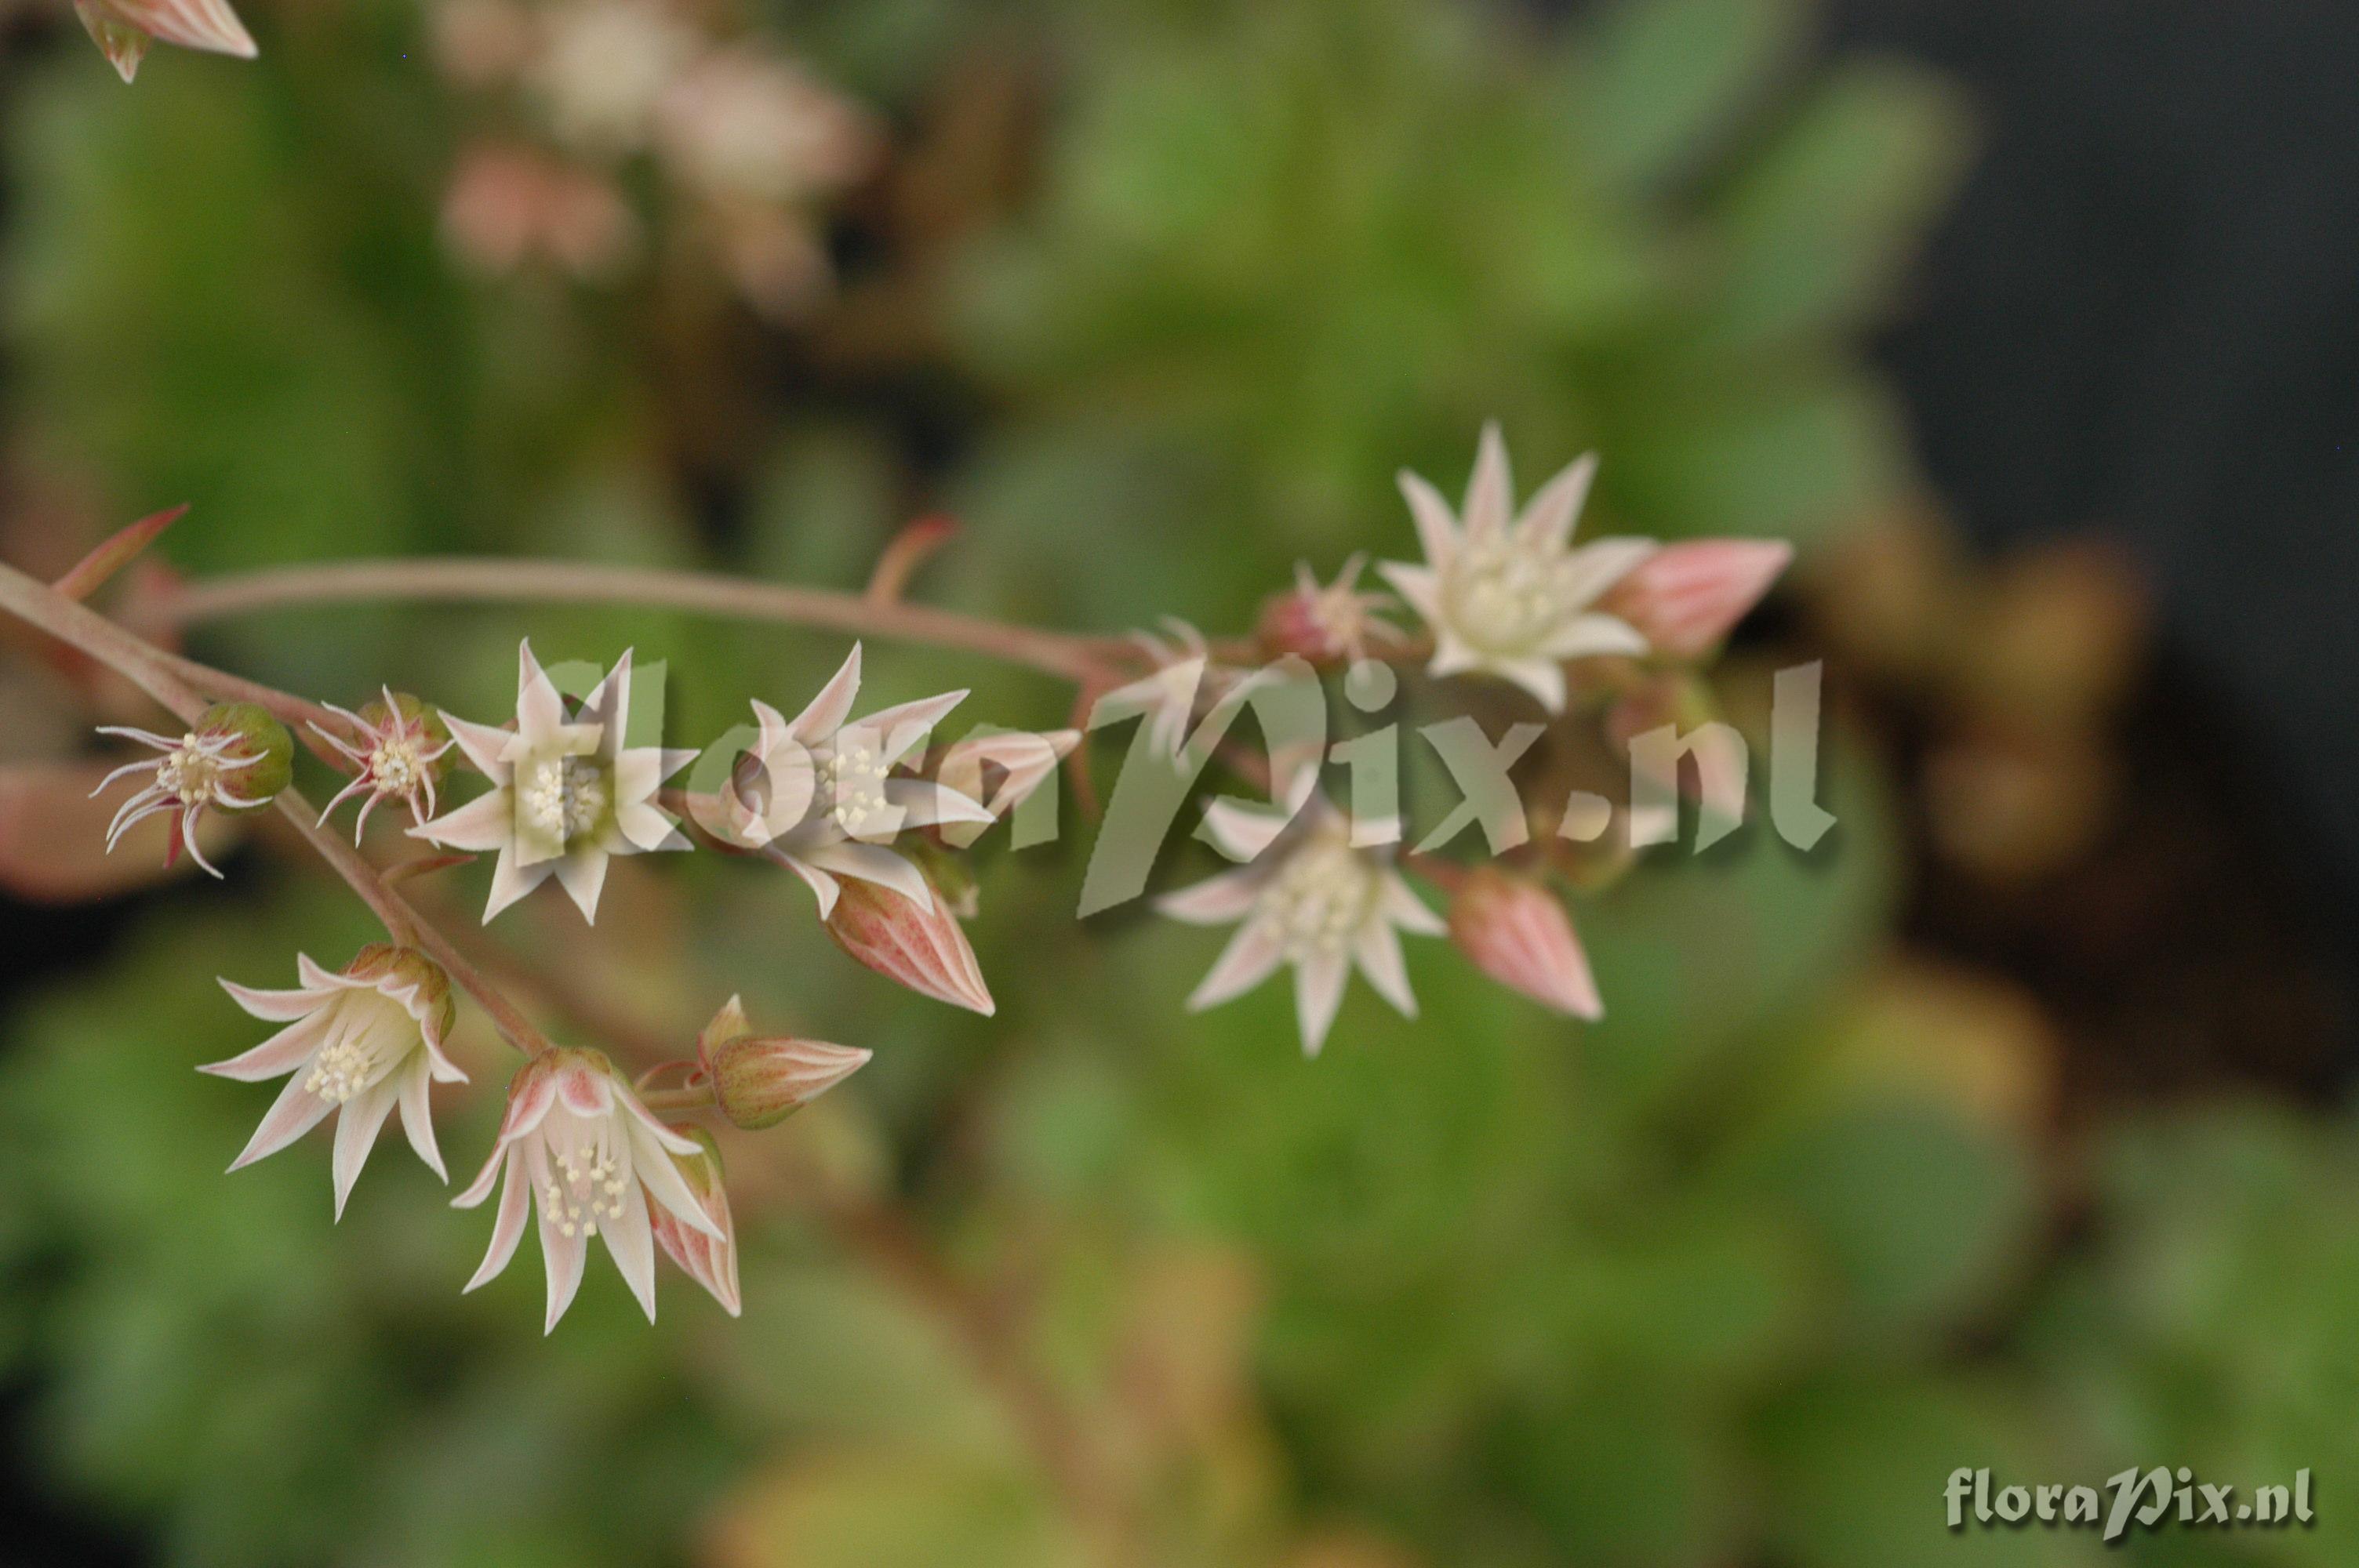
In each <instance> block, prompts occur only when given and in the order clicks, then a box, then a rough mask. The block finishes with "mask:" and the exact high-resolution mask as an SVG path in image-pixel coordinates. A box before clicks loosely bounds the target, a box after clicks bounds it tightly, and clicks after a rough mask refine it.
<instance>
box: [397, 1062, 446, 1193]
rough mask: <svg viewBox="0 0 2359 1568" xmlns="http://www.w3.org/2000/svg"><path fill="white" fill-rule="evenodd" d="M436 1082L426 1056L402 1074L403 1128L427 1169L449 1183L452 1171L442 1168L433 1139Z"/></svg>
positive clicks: (440, 1155) (438, 1152) (437, 1148)
mask: <svg viewBox="0 0 2359 1568" xmlns="http://www.w3.org/2000/svg"><path fill="white" fill-rule="evenodd" d="M433 1081H434V1078H433V1073H432V1069H431V1066H430V1065H429V1063H427V1062H426V1061H424V1060H423V1059H420V1060H419V1063H418V1064H417V1065H415V1066H412V1067H409V1068H408V1069H406V1070H405V1071H404V1073H403V1074H402V1079H401V1130H402V1132H403V1134H404V1135H405V1136H407V1137H408V1140H409V1146H410V1148H411V1149H413V1150H415V1151H416V1152H417V1153H418V1158H419V1160H420V1161H422V1162H424V1163H425V1165H426V1168H427V1169H428V1170H429V1171H431V1172H433V1173H434V1174H435V1176H436V1177H437V1178H438V1179H440V1181H441V1182H442V1183H443V1184H445V1185H448V1184H449V1183H450V1180H451V1173H450V1172H448V1171H446V1170H444V1169H443V1168H442V1151H441V1150H440V1148H439V1147H437V1146H436V1144H435V1141H434V1102H433V1098H432V1096H431V1095H430V1093H429V1088H430V1087H431V1085H432V1084H433Z"/></svg>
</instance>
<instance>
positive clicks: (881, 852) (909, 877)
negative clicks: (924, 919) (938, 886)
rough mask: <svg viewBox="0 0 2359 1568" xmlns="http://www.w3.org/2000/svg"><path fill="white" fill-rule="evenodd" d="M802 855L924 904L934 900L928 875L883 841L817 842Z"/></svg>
mask: <svg viewBox="0 0 2359 1568" xmlns="http://www.w3.org/2000/svg"><path fill="white" fill-rule="evenodd" d="M801 858H802V859H803V860H808V861H810V863H811V864H812V865H814V866H816V867H818V868H819V869H820V870H821V871H832V872H834V873H835V874H836V875H837V876H839V877H851V878H853V879H855V880H857V881H864V882H873V883H875V885H876V886H878V887H881V888H888V889H890V890H891V891H893V892H897V893H899V894H900V895H901V896H902V897H903V898H906V899H908V901H909V902H910V903H915V904H919V905H920V906H923V905H925V904H927V903H931V902H932V901H933V889H932V888H931V887H929V886H928V885H927V882H926V879H925V875H924V873H923V872H921V871H919V870H918V868H917V867H916V866H915V865H914V864H912V863H911V862H910V860H908V857H907V856H904V855H899V854H896V853H895V852H894V851H892V850H890V849H886V848H885V847H884V846H882V845H879V844H817V845H813V846H812V847H811V848H810V849H808V850H806V851H804V852H803V854H802V856H801Z"/></svg>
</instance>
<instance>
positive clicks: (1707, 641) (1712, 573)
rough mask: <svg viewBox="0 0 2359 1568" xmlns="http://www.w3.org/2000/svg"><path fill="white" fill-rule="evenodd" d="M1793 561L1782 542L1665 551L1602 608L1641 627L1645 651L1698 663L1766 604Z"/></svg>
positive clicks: (1706, 542)
mask: <svg viewBox="0 0 2359 1568" xmlns="http://www.w3.org/2000/svg"><path fill="white" fill-rule="evenodd" d="M1793 558H1794V546H1791V545H1788V544H1787V543H1786V542H1785V541H1784V540H1782V539H1698V540H1695V541H1693V542H1692V543H1690V544H1684V545H1666V546H1663V547H1662V548H1661V549H1659V550H1657V551H1656V552H1655V553H1654V554H1653V555H1650V556H1648V557H1647V558H1646V559H1645V560H1643V561H1641V562H1639V563H1638V564H1637V566H1636V567H1634V568H1631V571H1630V574H1629V575H1628V576H1627V577H1625V578H1624V579H1622V580H1621V581H1620V582H1619V583H1617V584H1615V585H1614V589H1613V591H1612V592H1611V593H1609V594H1607V595H1606V596H1605V600H1604V601H1603V603H1602V604H1601V605H1600V606H1599V608H1600V609H1602V610H1603V611H1605V612H1606V613H1607V614H1609V615H1617V616H1620V617H1621V618H1622V619H1623V620H1625V621H1626V622H1629V623H1630V624H1631V625H1633V626H1635V627H1636V628H1637V629H1638V632H1639V633H1640V635H1642V636H1644V637H1645V638H1646V639H1647V646H1649V647H1650V648H1652V649H1654V651H1655V652H1657V653H1658V654H1669V655H1670V656H1671V657H1672V658H1675V659H1693V658H1699V657H1701V656H1702V655H1703V654H1707V653H1709V652H1711V651H1712V648H1713V647H1715V646H1717V645H1718V643H1720V640H1721V639H1722V638H1723V637H1725V636H1727V635H1728V633H1729V630H1730V629H1731V628H1732V627H1734V625H1735V624H1736V623H1737V622H1739V621H1742V620H1744V619H1745V612H1746V611H1750V610H1751V609H1752V608H1753V607H1754V606H1755V605H1756V604H1758V603H1760V602H1761V596H1762V595H1764V594H1766V593H1767V592H1768V591H1769V585H1770V584H1771V583H1774V582H1776V581H1777V574H1778V573H1780V572H1782V571H1784V570H1785V569H1786V566H1787V563H1788V562H1789V561H1791V560H1792V559H1793Z"/></svg>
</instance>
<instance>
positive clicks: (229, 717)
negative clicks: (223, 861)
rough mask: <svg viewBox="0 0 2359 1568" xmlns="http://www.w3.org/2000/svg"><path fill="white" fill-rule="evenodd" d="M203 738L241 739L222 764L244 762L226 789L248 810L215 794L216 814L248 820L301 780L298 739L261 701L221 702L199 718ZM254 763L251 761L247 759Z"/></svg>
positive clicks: (227, 777)
mask: <svg viewBox="0 0 2359 1568" xmlns="http://www.w3.org/2000/svg"><path fill="white" fill-rule="evenodd" d="M196 733H197V734H199V735H201V736H212V735H234V736H235V737H237V739H236V740H235V741H234V742H233V743H232V744H231V745H230V746H229V747H228V749H227V750H226V751H224V752H223V753H222V761H223V762H229V763H243V764H244V765H241V766H236V767H234V768H233V769H231V770H229V771H227V772H225V773H223V775H222V787H223V789H225V790H227V791H228V793H229V794H231V795H234V796H236V797H237V798H238V799H240V800H243V801H245V802H246V803H247V804H246V805H245V806H231V805H229V804H228V803H226V802H224V801H222V800H221V799H220V798H219V796H218V795H216V796H215V799H214V802H213V807H214V809H215V810H218V811H221V812H223V813H226V814H227V815H229V816H250V815H252V814H253V813H255V812H256V811H259V810H261V809H262V808H263V807H264V806H267V805H269V804H270V803H271V802H272V801H273V800H275V799H277V796H278V792H279V791H281V790H283V789H285V788H286V787H287V786H288V784H291V783H293V782H294V779H295V737H294V736H292V735H289V734H288V732H287V726H285V725H284V724H281V723H279V722H278V720H277V719H275V718H273V717H271V713H270V710H269V709H268V708H264V707H263V706H261V705H260V704H259V703H253V702H216V703H214V704H213V705H212V707H211V708H206V709H205V710H204V712H203V713H201V714H200V715H198V717H197V724H196ZM249 757H250V758H252V759H254V760H253V761H252V762H245V759H246V758H249Z"/></svg>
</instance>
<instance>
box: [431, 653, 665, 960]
mask: <svg viewBox="0 0 2359 1568" xmlns="http://www.w3.org/2000/svg"><path fill="white" fill-rule="evenodd" d="M630 709H631V655H630V654H628V653H625V654H624V655H623V656H622V658H621V659H620V660H619V661H618V662H617V663H616V664H615V665H614V670H613V672H612V673H611V674H609V675H608V676H606V678H605V679H604V680H603V681H601V682H600V683H599V684H598V688H597V689H596V690H595V691H592V693H591V694H590V695H589V696H588V697H585V698H583V699H582V705H581V708H579V709H578V710H577V712H576V713H575V714H574V716H573V717H571V719H569V718H568V716H567V714H566V709H565V699H564V698H563V697H560V696H559V695H558V691H557V687H555V686H554V685H553V684H551V683H550V681H549V676H548V674H547V673H546V672H545V671H543V670H542V669H541V667H540V662H539V661H538V660H537V659H535V658H534V657H533V656H532V644H531V643H524V644H523V645H522V647H521V649H520V650H519V652H518V673H517V678H516V729H515V730H513V731H511V730H496V729H494V728H493V727H492V726H490V725H488V724H471V723H469V722H468V721H467V720H465V719H457V718H453V717H451V715H449V714H444V715H443V722H444V723H445V724H447V725H448V726H449V727H450V730H451V739H453V740H455V741H458V742H459V749H460V751H462V752H464V753H465V754H466V757H467V760H468V761H469V762H473V763H474V765H475V766H476V767H477V768H479V769H481V770H482V771H483V773H484V776H485V777H486V778H488V779H490V780H491V781H492V784H493V785H494V788H493V790H492V792H491V793H490V794H489V795H483V796H481V797H479V798H477V799H475V800H472V801H469V802H468V803H467V804H466V805H464V806H461V807H459V808H458V809H457V810H456V811H453V812H451V813H449V814H448V815H446V816H439V817H437V818H435V819H434V820H433V821H431V822H429V823H426V824H424V825H422V826H420V827H412V828H411V829H409V834H410V837H412V838H424V839H427V840H429V842H432V843H436V844H440V845H443V846H445V847H447V848H450V849H468V850H474V851H478V852H484V851H493V850H496V851H497V852H498V854H499V860H498V862H497V864H496V865H495V867H494V869H493V872H492V893H491V899H490V902H489V903H486V904H485V905H484V924H486V925H489V924H490V923H491V920H492V917H493V916H495V915H496V914H499V913H500V911H502V910H504V909H506V908H507V906H508V905H510V904H512V903H515V902H516V900H518V899H520V898H522V897H523V896H524V895H525V894H527V893H528V892H531V891H532V890H533V889H534V888H537V887H538V886H539V885H540V884H541V883H542V882H544V881H548V880H549V877H550V876H552V875H553V876H555V877H556V878H557V880H558V882H559V884H560V886H562V887H563V888H564V889H565V891H566V892H567V894H568V895H569V896H571V898H572V900H573V903H574V904H575V906H576V907H578V908H579V909H580V910H581V911H582V917H583V918H584V919H587V920H595V919H597V917H598V894H599V892H600V890H601V889H603V887H604V886H605V885H606V868H607V865H608V863H609V862H610V861H611V860H613V859H614V856H616V855H630V854H637V853H641V852H644V851H652V850H657V849H687V848H688V847H689V842H688V839H687V838H686V837H684V836H683V835H682V834H681V833H680V831H679V825H678V824H677V823H676V822H674V821H673V819H672V818H671V817H670V816H667V815H666V814H665V813H664V812H662V811H661V810H659V809H658V807H657V806H656V805H655V798H656V794H657V792H658V790H659V789H661V788H662V786H663V783H664V781H665V780H666V779H668V778H669V777H671V776H672V774H674V773H678V772H679V770H680V769H682V768H684V767H686V766H688V764H689V763H690V762H692V761H694V760H695V753H694V752H674V751H667V750H665V749H663V748H661V747H658V746H625V745H624V744H623V731H624V726H625V723H626V722H627V720H628V718H629V715H630Z"/></svg>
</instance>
